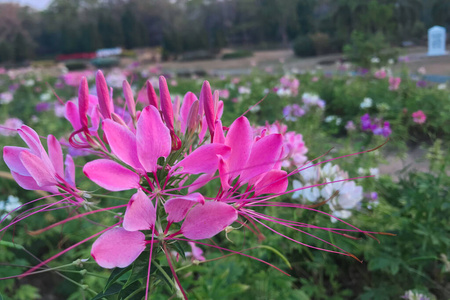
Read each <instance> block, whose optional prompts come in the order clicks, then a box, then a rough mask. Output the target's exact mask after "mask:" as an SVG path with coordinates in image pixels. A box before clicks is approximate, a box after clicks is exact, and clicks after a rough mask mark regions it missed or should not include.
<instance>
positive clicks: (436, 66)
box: [160, 47, 450, 76]
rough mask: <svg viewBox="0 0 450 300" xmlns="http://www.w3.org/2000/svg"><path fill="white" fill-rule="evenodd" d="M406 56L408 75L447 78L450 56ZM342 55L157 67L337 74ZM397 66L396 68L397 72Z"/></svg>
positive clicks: (264, 56) (264, 55) (284, 53)
mask: <svg viewBox="0 0 450 300" xmlns="http://www.w3.org/2000/svg"><path fill="white" fill-rule="evenodd" d="M403 51H404V52H405V55H406V56H408V61H407V62H406V63H405V64H406V66H407V67H408V68H409V69H410V70H411V72H416V71H417V69H418V68H420V67H425V69H426V71H427V74H435V75H447V76H450V55H446V56H431V57H430V56H427V55H426V52H427V48H426V47H414V48H409V49H405V50H403ZM342 58H343V56H342V54H330V55H323V56H317V57H309V58H298V57H296V56H295V55H294V53H293V52H292V50H291V49H285V50H273V51H255V52H254V55H253V56H252V57H246V58H239V59H229V60H222V59H213V60H203V61H190V62H179V61H172V62H163V63H161V64H160V65H161V66H162V68H163V69H164V70H166V71H169V72H170V71H172V72H175V71H177V72H179V71H183V72H192V73H194V72H196V71H201V72H206V73H208V74H234V73H235V74H246V73H249V72H250V70H251V68H253V67H255V66H258V67H260V68H266V67H272V68H277V67H281V66H282V64H281V63H283V64H284V66H285V67H287V68H289V69H297V70H312V69H316V68H317V67H319V68H322V69H323V70H325V71H336V70H337V66H336V64H335V62H337V61H338V60H339V59H342ZM400 67H401V65H397V66H396V67H395V69H399V68H400Z"/></svg>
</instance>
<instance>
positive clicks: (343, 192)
mask: <svg viewBox="0 0 450 300" xmlns="http://www.w3.org/2000/svg"><path fill="white" fill-rule="evenodd" d="M362 198H363V189H362V187H360V186H357V185H356V184H355V183H354V182H353V181H346V182H345V183H344V184H343V185H342V187H341V188H340V189H339V195H338V196H337V197H335V198H334V199H332V200H331V201H330V202H329V206H330V208H331V209H332V210H336V209H352V208H355V207H356V205H357V204H358V203H359V202H360V201H361V200H362Z"/></svg>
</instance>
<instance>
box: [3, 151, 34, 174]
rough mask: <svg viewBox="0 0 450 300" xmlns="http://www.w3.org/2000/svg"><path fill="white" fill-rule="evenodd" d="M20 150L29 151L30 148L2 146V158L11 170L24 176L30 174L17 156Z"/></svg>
mask: <svg viewBox="0 0 450 300" xmlns="http://www.w3.org/2000/svg"><path fill="white" fill-rule="evenodd" d="M22 151H28V152H29V151H30V150H29V149H28V148H22V147H14V146H5V147H4V148H3V160H4V161H5V163H6V165H7V166H8V168H9V169H10V170H11V171H12V172H16V173H18V174H21V175H24V176H30V173H29V172H28V171H27V169H26V168H25V166H24V165H23V163H22V161H21V160H20V157H19V155H20V153H21V152H22Z"/></svg>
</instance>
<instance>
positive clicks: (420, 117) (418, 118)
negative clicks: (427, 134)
mask: <svg viewBox="0 0 450 300" xmlns="http://www.w3.org/2000/svg"><path fill="white" fill-rule="evenodd" d="M412 117H413V121H414V123H417V124H423V123H425V121H426V120H427V116H426V115H425V113H424V112H423V111H421V110H418V111H416V112H413V113H412Z"/></svg>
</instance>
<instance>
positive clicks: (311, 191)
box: [292, 180, 320, 202]
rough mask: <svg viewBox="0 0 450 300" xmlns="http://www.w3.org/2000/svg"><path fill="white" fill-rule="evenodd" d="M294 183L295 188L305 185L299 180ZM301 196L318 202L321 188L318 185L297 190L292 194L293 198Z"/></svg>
mask: <svg viewBox="0 0 450 300" xmlns="http://www.w3.org/2000/svg"><path fill="white" fill-rule="evenodd" d="M292 184H293V187H294V189H299V188H302V187H304V186H303V184H302V183H301V182H300V181H298V180H294V181H293V182H292ZM300 197H303V199H306V200H308V201H309V202H316V201H317V199H319V198H320V190H319V189H318V188H317V187H313V188H305V189H304V190H299V191H295V192H294V193H293V194H292V199H299V198H300Z"/></svg>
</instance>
